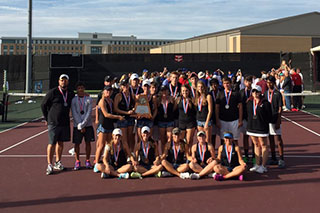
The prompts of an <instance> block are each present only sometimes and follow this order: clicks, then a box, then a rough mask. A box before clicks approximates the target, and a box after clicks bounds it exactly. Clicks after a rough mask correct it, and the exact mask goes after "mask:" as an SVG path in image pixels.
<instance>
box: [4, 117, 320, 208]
mask: <svg viewBox="0 0 320 213" xmlns="http://www.w3.org/2000/svg"><path fill="white" fill-rule="evenodd" d="M284 116H285V118H284V119H283V125H282V128H283V129H282V130H283V138H284V143H285V154H286V164H287V168H286V169H278V168H277V166H270V167H269V171H268V173H265V174H263V175H259V174H256V173H251V172H247V173H246V174H245V181H242V182H241V181H238V180H228V181H223V182H216V181H214V180H213V179H209V178H205V179H201V180H182V179H180V178H177V177H173V178H153V177H151V178H145V179H143V180H130V179H129V180H117V179H104V180H101V179H100V174H95V173H93V172H92V170H86V169H82V170H80V171H73V165H74V157H72V156H70V155H69V154H68V150H69V149H70V148H71V147H72V144H71V143H66V144H65V148H64V156H63V158H62V162H63V164H64V165H65V167H67V169H66V170H65V171H63V172H60V173H55V174H54V175H51V176H46V175H45V169H46V157H45V154H46V146H47V141H48V139H47V138H48V135H47V131H46V130H47V128H46V126H44V124H43V123H42V122H32V123H28V124H26V125H24V126H21V127H19V128H16V129H13V130H10V131H7V132H3V133H0V141H1V142H0V171H1V175H0V190H1V193H0V212H47V213H48V212H200V211H201V212H273V213H275V212H317V213H318V212H320V205H319V204H318V202H319V197H320V193H319V191H320V118H318V117H315V116H313V115H309V114H306V113H303V112H290V113H285V114H284ZM288 119H289V120H288ZM292 121H293V122H296V123H293V122H292ZM240 144H241V143H240ZM92 145H93V147H94V146H95V143H93V144H92ZM81 148H82V150H84V148H83V146H82V147H81ZM92 153H94V149H93V150H92ZM82 159H83V160H84V158H83V157H82Z"/></svg>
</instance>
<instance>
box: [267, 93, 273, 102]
mask: <svg viewBox="0 0 320 213" xmlns="http://www.w3.org/2000/svg"><path fill="white" fill-rule="evenodd" d="M272 98H273V91H272V92H271V94H270V92H269V90H268V101H269V102H270V103H271V102H272Z"/></svg>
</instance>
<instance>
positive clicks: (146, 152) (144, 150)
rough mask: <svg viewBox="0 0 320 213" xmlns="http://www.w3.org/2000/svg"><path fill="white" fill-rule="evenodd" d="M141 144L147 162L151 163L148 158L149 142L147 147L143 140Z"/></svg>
mask: <svg viewBox="0 0 320 213" xmlns="http://www.w3.org/2000/svg"><path fill="white" fill-rule="evenodd" d="M141 146H142V151H143V155H144V158H145V159H144V162H145V163H146V164H148V163H149V159H148V154H149V143H147V147H146V148H145V147H144V145H143V142H142V141H141Z"/></svg>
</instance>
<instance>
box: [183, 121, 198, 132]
mask: <svg viewBox="0 0 320 213" xmlns="http://www.w3.org/2000/svg"><path fill="white" fill-rule="evenodd" d="M196 126H197V123H196V121H191V122H181V121H179V129H180V130H186V129H192V128H195V127H196Z"/></svg>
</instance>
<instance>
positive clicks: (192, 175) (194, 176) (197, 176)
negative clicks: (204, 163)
mask: <svg viewBox="0 0 320 213" xmlns="http://www.w3.org/2000/svg"><path fill="white" fill-rule="evenodd" d="M190 178H191V179H192V180H199V179H200V175H199V174H197V173H192V174H191V175H190Z"/></svg>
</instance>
